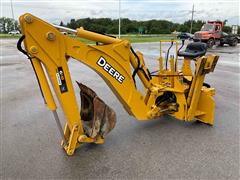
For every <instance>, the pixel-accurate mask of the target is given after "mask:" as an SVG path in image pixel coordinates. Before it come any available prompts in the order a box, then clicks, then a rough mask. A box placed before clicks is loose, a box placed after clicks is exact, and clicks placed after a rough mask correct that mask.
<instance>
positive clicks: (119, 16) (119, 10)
mask: <svg viewBox="0 0 240 180" xmlns="http://www.w3.org/2000/svg"><path fill="white" fill-rule="evenodd" d="M118 3H119V4H118V38H119V39H120V37H121V0H118Z"/></svg>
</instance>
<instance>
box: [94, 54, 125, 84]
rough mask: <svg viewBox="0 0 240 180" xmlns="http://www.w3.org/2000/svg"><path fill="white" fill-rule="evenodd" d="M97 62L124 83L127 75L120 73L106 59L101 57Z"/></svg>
mask: <svg viewBox="0 0 240 180" xmlns="http://www.w3.org/2000/svg"><path fill="white" fill-rule="evenodd" d="M97 64H98V65H99V66H100V67H102V68H103V69H104V70H105V71H106V72H107V73H108V74H110V75H111V76H112V77H113V78H114V79H116V80H117V81H118V82H120V83H121V84H122V83H123V81H124V79H125V77H124V76H123V75H122V74H120V73H119V72H118V71H117V70H116V69H115V68H113V67H112V65H110V64H109V63H108V62H107V61H106V59H104V58H103V57H100V58H99V59H98V61H97Z"/></svg>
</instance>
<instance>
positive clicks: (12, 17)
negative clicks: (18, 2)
mask: <svg viewBox="0 0 240 180" xmlns="http://www.w3.org/2000/svg"><path fill="white" fill-rule="evenodd" d="M10 2H11V10H12V18H13V19H14V13H13V4H12V0H11V1H10Z"/></svg>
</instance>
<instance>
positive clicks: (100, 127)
mask: <svg viewBox="0 0 240 180" xmlns="http://www.w3.org/2000/svg"><path fill="white" fill-rule="evenodd" d="M77 84H78V86H79V88H80V90H81V91H80V97H81V111H80V115H81V119H82V122H83V128H84V131H85V134H86V135H87V136H88V137H91V138H95V139H96V138H97V137H98V136H101V137H103V138H104V137H105V136H106V135H107V134H108V133H109V132H110V131H111V130H112V129H113V128H114V127H115V124H116V113H115V112H114V111H113V110H112V109H111V108H110V107H109V106H108V105H106V104H105V103H104V102H103V100H101V99H100V98H99V97H98V96H97V94H96V93H95V92H94V91H93V90H92V89H90V88H89V87H87V86H85V85H83V84H81V83H79V82H77Z"/></svg>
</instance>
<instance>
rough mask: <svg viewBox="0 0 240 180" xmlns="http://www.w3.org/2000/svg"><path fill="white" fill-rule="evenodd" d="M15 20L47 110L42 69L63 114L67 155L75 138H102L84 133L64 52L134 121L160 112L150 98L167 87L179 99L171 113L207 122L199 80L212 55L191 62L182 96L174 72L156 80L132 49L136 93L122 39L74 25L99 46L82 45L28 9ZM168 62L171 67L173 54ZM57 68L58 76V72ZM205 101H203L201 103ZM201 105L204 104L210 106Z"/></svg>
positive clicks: (205, 94) (205, 93) (207, 95)
mask: <svg viewBox="0 0 240 180" xmlns="http://www.w3.org/2000/svg"><path fill="white" fill-rule="evenodd" d="M19 20H20V25H21V30H22V34H23V35H25V40H24V46H25V49H26V51H27V52H28V53H29V54H30V55H31V57H32V62H33V66H34V68H35V70H36V74H37V76H38V79H39V83H40V86H41V88H42V90H43V94H44V97H45V99H46V104H47V106H48V107H49V109H50V110H51V111H55V110H56V109H57V107H56V104H55V101H54V98H53V95H52V92H51V90H50V87H49V82H48V80H47V78H46V73H47V75H48V77H49V80H50V82H51V84H52V87H53V89H54V91H55V94H56V97H57V99H58V101H59V103H60V106H61V108H62V110H63V112H64V115H65V117H66V125H65V129H64V136H65V139H66V141H67V144H63V146H64V149H65V150H66V152H67V154H68V155H72V154H73V153H74V150H75V149H76V148H77V147H78V146H79V145H80V144H81V143H84V142H85V143H91V142H94V143H99V144H101V143H103V141H104V139H102V138H98V139H91V138H89V137H87V136H86V135H85V134H84V130H83V126H82V123H81V117H80V113H79V110H78V105H77V101H76V97H75V93H74V89H73V85H72V80H71V76H70V72H69V69H68V64H67V63H68V59H69V58H70V57H72V58H74V59H76V60H77V61H80V62H82V63H84V64H85V65H87V66H88V67H90V68H91V69H93V70H94V71H95V72H96V73H98V74H99V75H100V76H101V77H102V79H103V80H104V81H105V82H106V84H107V85H108V86H109V87H110V88H111V90H112V91H113V92H114V94H115V95H116V97H117V98H118V100H119V101H120V102H121V103H122V105H123V107H124V108H125V110H126V111H127V112H128V113H129V114H130V115H133V116H134V117H136V118H137V119H138V120H149V119H152V118H156V117H159V116H161V115H162V114H163V113H162V112H161V109H159V107H157V106H156V105H155V101H156V98H157V97H158V96H160V95H162V94H163V92H165V91H170V92H173V93H174V94H175V95H176V97H177V103H178V104H179V108H178V111H176V112H172V113H171V115H172V116H175V117H176V118H178V119H181V120H192V119H193V118H194V117H197V118H199V119H201V120H202V121H203V122H205V123H209V124H212V121H213V117H212V116H211V117H210V118H212V119H210V120H211V122H210V121H209V119H208V118H209V116H208V115H207V114H211V115H212V113H213V111H214V109H213V108H214V101H213V100H212V95H213V93H212V90H210V89H209V88H207V89H203V90H202V83H203V79H204V73H203V71H204V72H207V70H209V72H210V71H211V70H212V71H213V69H214V63H216V59H217V58H216V56H211V57H210V58H206V57H202V58H200V59H199V61H197V64H198V65H197V66H198V67H199V70H198V71H197V72H196V74H195V76H194V77H195V78H193V83H194V86H193V85H191V87H190V88H188V90H189V93H190V96H188V98H186V92H185V90H186V88H185V85H182V84H181V83H180V81H179V77H173V78H172V79H171V83H170V85H169V82H167V81H166V79H165V80H163V81H161V82H159V79H157V80H156V78H153V79H152V80H151V79H148V78H147V77H146V74H147V75H148V71H147V68H146V66H145V63H144V60H143V55H142V54H141V53H140V52H137V53H136V54H137V56H138V57H139V61H140V62H139V63H140V65H139V67H140V68H142V69H141V70H140V71H138V72H137V75H138V76H139V78H140V80H141V82H142V83H143V85H144V87H145V89H146V94H142V93H141V92H140V91H138V90H137V88H136V86H135V82H134V80H133V78H132V72H131V66H132V67H133V68H134V69H136V68H137V67H138V61H137V59H136V57H135V56H134V54H133V53H132V52H131V50H130V48H131V46H130V43H129V42H128V41H127V40H121V39H115V38H112V37H109V36H105V35H101V34H97V33H93V32H90V31H86V30H84V29H83V28H79V29H77V35H78V36H79V37H82V38H86V39H91V40H93V41H97V42H100V43H102V44H101V45H86V44H84V43H82V42H80V41H78V40H76V39H73V38H71V37H69V36H66V35H63V34H62V33H60V32H59V31H58V30H57V29H56V28H55V27H53V26H52V25H51V24H48V23H46V22H44V21H43V20H41V19H39V18H37V17H35V16H33V15H31V14H28V13H27V14H24V15H22V16H21V17H20V18H19ZM170 61H171V62H170V64H171V66H172V67H173V59H172V60H170ZM213 62H214V63H213ZM103 64H104V65H103ZM106 64H107V65H106ZM203 66H204V67H203ZM59 68H60V69H61V72H63V73H64V76H60V77H59ZM43 69H45V71H46V73H45V72H44V70H43ZM165 73H166V72H165ZM170 73H172V75H175V74H176V73H177V72H175V71H174V69H173V68H171V72H170ZM59 78H60V80H59ZM61 80H64V81H65V82H66V87H65V89H64V90H62V89H60V84H59V81H61ZM66 88H67V89H66ZM205 101H207V103H208V104H207V105H206V106H205ZM210 106H211V107H210ZM206 107H210V109H207V108H206ZM196 112H197V113H196ZM206 115H207V116H206Z"/></svg>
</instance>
